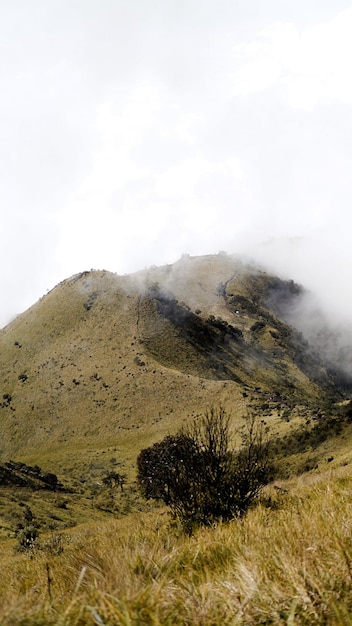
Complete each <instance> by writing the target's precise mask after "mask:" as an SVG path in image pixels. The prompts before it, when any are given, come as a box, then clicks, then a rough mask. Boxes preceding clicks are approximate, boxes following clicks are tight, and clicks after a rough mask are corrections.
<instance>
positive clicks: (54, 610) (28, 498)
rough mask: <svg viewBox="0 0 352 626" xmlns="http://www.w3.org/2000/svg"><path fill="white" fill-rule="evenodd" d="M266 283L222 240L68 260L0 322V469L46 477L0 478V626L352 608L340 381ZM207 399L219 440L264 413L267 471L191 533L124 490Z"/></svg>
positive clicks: (325, 619) (284, 617) (310, 619)
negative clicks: (68, 270)
mask: <svg viewBox="0 0 352 626" xmlns="http://www.w3.org/2000/svg"><path fill="white" fill-rule="evenodd" d="M277 285H279V289H282V288H283V287H284V288H285V289H286V290H287V285H284V284H283V283H280V281H279V282H278V281H277V280H276V279H274V278H273V277H270V276H269V275H267V274H265V273H264V272H262V271H260V270H255V269H253V268H252V269H251V268H247V267H244V266H242V264H241V263H240V262H239V261H238V260H234V259H233V258H232V257H226V256H222V255H218V256H216V257H202V258H184V259H181V260H180V261H179V262H177V263H176V264H175V265H174V266H165V267H163V268H151V269H149V270H146V271H144V272H140V273H137V274H136V275H134V276H132V277H131V276H126V277H118V276H116V275H114V274H111V273H109V272H104V271H102V272H95V271H94V272H83V273H82V274H81V275H77V276H74V277H72V278H70V279H68V280H67V281H64V282H63V283H61V284H60V285H58V287H56V288H55V289H54V290H52V291H51V292H50V293H48V294H47V295H46V296H45V297H44V298H42V299H41V300H40V301H39V302H37V303H36V304H35V305H34V306H33V307H31V308H30V309H29V310H28V311H26V312H25V313H23V314H22V315H20V316H19V317H18V318H17V319H16V320H14V321H13V322H12V323H11V324H9V325H8V326H7V327H6V328H5V329H3V330H2V331H0V381H1V382H0V385H1V388H0V420H1V428H2V431H1V432H2V437H1V441H0V470H1V466H3V464H5V463H6V462H7V461H9V460H14V461H17V462H18V461H20V462H24V463H26V464H29V465H36V464H37V465H39V466H41V467H42V468H44V470H45V471H47V472H54V473H55V474H57V476H58V478H59V480H60V481H61V482H62V483H63V490H62V491H56V492H55V491H48V490H45V489H42V490H39V489H29V488H26V487H21V486H18V485H8V484H6V485H5V484H1V485H0V572H1V576H0V625H1V626H30V625H33V626H39V625H41V626H44V625H48V626H50V625H56V626H59V625H60V626H84V625H85V624H87V625H92V626H93V625H98V626H104V625H105V626H108V625H109V626H113V625H116V626H119V625H121V626H132V625H133V626H140V625H143V626H144V625H145V626H149V625H154V626H163V625H165V626H174V625H175V626H178V625H180V626H181V625H183V624H184V625H190V626H191V625H195V626H217V625H219V626H223V625H225V626H226V625H234V626H237V625H241V626H249V625H269V624H272V625H276V624H278V625H280V624H286V625H288V626H292V625H294V624H295V625H297V626H299V625H310V624H312V625H317V626H320V625H325V624H326V625H330V624H331V625H336V626H342V625H344V626H347V625H349V624H352V600H351V598H352V594H351V591H352V506H351V505H352V500H351V495H350V494H351V488H352V472H351V467H352V452H351V449H352V448H351V441H352V426H351V423H350V422H351V419H350V418H349V414H348V408H349V396H348V394H347V395H346V393H345V392H344V391H343V390H342V391H341V389H339V388H338V385H337V383H336V378H331V375H330V370H329V368H327V367H325V365H324V363H323V362H322V361H321V360H319V359H317V360H315V357H313V356H312V355H311V354H310V353H309V350H308V349H307V346H306V344H305V343H304V341H303V340H302V338H300V337H299V335H297V334H295V333H294V332H293V331H292V330H291V329H290V328H289V327H288V326H287V324H285V323H284V322H283V321H282V320H279V319H278V318H276V317H275V315H274V313H273V312H272V311H271V310H269V309H268V308H266V304H265V302H266V300H265V299H266V298H267V296H268V294H269V293H272V290H273V289H274V288H275V289H276V288H277ZM288 289H291V286H289V288H288ZM284 293H286V291H284ZM287 293H289V291H288V292H287ZM293 293H294V292H293ZM160 294H161V295H160ZM165 294H167V295H166V296H165ZM291 296H292V294H291ZM291 296H290V297H291ZM292 297H293V296H292ZM219 320H220V325H219ZM226 324H227V326H226ZM228 325H230V326H228ZM236 333H237V335H236ZM238 333H240V339H239V338H238V337H239V334H238ZM334 394H335V395H334ZM220 405H221V406H223V407H224V409H225V410H226V411H227V412H228V413H229V414H230V415H231V416H232V418H233V419H232V427H233V432H234V433H235V434H236V437H239V433H240V432H241V429H242V428H243V425H244V423H245V419H246V416H248V414H255V415H256V416H257V417H258V419H259V420H262V421H263V423H264V425H265V427H267V428H268V431H269V433H270V437H271V438H273V440H278V441H279V444H277V450H278V452H277V455H278V466H279V470H280V471H279V474H278V476H279V478H280V479H279V478H277V482H276V483H274V484H272V485H269V486H268V487H266V488H265V490H264V491H263V493H262V497H261V499H260V501H259V502H258V503H257V504H256V505H255V506H253V507H252V508H251V509H250V511H249V512H248V514H247V515H246V516H245V517H243V518H242V519H234V520H233V521H231V522H230V523H228V524H225V523H219V524H218V525H216V526H214V527H208V528H202V529H198V530H196V531H195V532H194V534H193V535H192V536H191V537H189V536H186V535H185V534H184V533H183V532H182V529H181V527H179V526H178V524H177V523H176V522H175V521H174V520H172V519H171V518H170V516H169V514H168V512H167V510H166V509H165V508H161V507H158V506H156V505H155V504H153V505H151V504H150V503H149V502H145V501H144V500H143V499H142V498H141V496H140V495H139V493H138V490H137V488H136V484H135V473H136V457H137V455H138V453H139V451H140V450H141V449H142V448H145V447H147V446H149V445H151V444H152V443H153V442H155V441H157V440H160V439H162V438H163V437H164V436H165V435H167V434H170V433H171V434H172V433H174V432H176V431H177V429H178V428H179V427H180V426H181V425H182V424H184V423H185V422H186V421H189V420H194V419H197V418H198V417H199V416H200V415H202V414H203V413H204V411H205V410H206V409H207V408H208V407H210V406H215V407H216V406H220ZM344 411H345V413H344ZM339 412H340V413H341V414H342V421H340V422H339V421H338V420H337V421H336V422H334V419H335V418H336V415H338V414H339ZM331 424H332V426H333V427H331ZM335 427H336V428H335ZM285 437H286V439H285ZM289 437H291V439H290V438H289ZM285 442H286V443H285ZM110 470H114V471H117V472H119V473H121V474H123V475H125V477H126V485H125V488H124V490H123V491H122V490H120V488H110V487H106V486H104V476H106V474H107V472H109V471H110ZM277 487H280V488H279V489H278V488H277ZM28 509H30V511H31V512H32V514H33V519H34V523H35V524H36V526H37V527H38V532H39V537H38V540H37V542H36V543H35V544H34V545H33V547H31V548H28V549H26V550H24V551H22V552H20V551H19V550H18V538H16V535H17V534H18V528H19V525H20V524H21V523H22V525H23V519H24V516H25V513H26V511H28Z"/></svg>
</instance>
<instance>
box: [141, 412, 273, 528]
mask: <svg viewBox="0 0 352 626" xmlns="http://www.w3.org/2000/svg"><path fill="white" fill-rule="evenodd" d="M230 424H231V420H230V416H229V415H227V414H226V412H225V410H224V409H223V408H222V407H219V408H218V409H216V408H214V407H212V408H210V409H209V410H207V411H206V413H205V414H204V415H203V416H202V417H201V418H200V419H199V420H197V421H193V422H192V423H191V424H189V425H188V426H187V427H184V428H183V429H182V430H180V431H179V432H178V433H177V434H176V435H174V436H171V435H169V436H167V437H165V439H163V441H161V442H158V443H155V444H154V445H153V446H151V447H150V448H146V449H144V450H142V452H141V453H140V454H139V456H138V459H137V467H138V476H137V479H138V483H139V485H140V487H141V489H142V492H143V494H144V496H145V497H146V498H155V499H157V500H162V501H163V502H164V503H165V504H167V505H168V506H169V507H170V509H171V511H172V513H173V516H174V518H175V519H178V520H180V521H181V523H182V525H183V527H184V528H186V529H187V530H188V531H189V532H191V530H192V529H193V527H194V526H195V525H210V524H212V523H213V522H214V521H218V520H230V519H233V518H235V517H239V516H241V515H243V514H244V513H246V511H247V510H248V508H249V507H250V505H251V504H252V503H253V501H254V499H255V498H256V497H257V496H258V494H259V493H260V491H261V489H262V488H263V487H264V485H265V484H267V483H268V481H269V478H270V476H271V474H272V468H271V466H270V457H269V442H268V440H267V438H266V436H265V432H264V427H263V424H262V422H258V421H257V420H256V419H255V417H249V418H248V421H247V429H246V432H245V433H244V434H243V441H242V446H241V448H240V449H239V450H235V449H234V448H233V447H232V445H231V432H230Z"/></svg>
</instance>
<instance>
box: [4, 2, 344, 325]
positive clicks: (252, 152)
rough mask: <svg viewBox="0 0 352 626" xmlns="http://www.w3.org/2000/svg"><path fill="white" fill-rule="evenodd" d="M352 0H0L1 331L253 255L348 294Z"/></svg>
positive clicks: (311, 283)
mask: <svg viewBox="0 0 352 626" xmlns="http://www.w3.org/2000/svg"><path fill="white" fill-rule="evenodd" d="M351 33H352V2H347V1H346V2H345V1H343V0H334V2H332V1H331V0H321V1H320V2H317V1H316V0H285V1H283V0H266V2H263V0H216V1H215V0H31V1H30V2H29V1H28V0H11V2H9V1H8V0H0V94H1V95H0V164H1V169H0V194H1V195H0V207H1V247H0V254H1V272H0V287H1V294H2V297H1V301H0V325H3V324H5V323H7V322H8V321H9V320H10V319H11V317H13V316H14V315H16V314H18V313H20V312H21V311H23V310H24V309H25V308H27V307H28V306H30V305H31V304H33V303H34V302H35V301H36V300H37V299H38V298H39V297H40V296H41V295H43V294H44V293H45V292H46V291H47V289H51V288H52V287H53V286H54V285H55V284H56V283H58V282H59V281H61V280H63V279H64V278H67V277H69V276H71V275H72V274H74V273H76V272H79V271H82V270H85V269H91V268H96V269H108V270H111V271H114V272H118V273H121V274H123V273H129V272H132V271H136V270H138V269H143V268H144V267H145V266H149V265H152V264H156V265H160V264H164V263H172V262H174V261H176V260H177V259H178V258H179V257H180V256H181V254H182V253H190V254H207V253H214V252H215V253H216V252H218V251H219V250H226V251H228V252H230V253H231V252H241V253H243V252H245V253H248V254H252V255H254V256H256V257H257V258H259V259H260V260H265V261H266V262H268V263H269V264H274V266H275V267H276V268H277V271H281V272H282V273H286V274H289V275H291V276H292V277H293V278H295V279H297V280H300V281H301V282H303V283H306V284H307V286H308V287H310V288H314V287H316V288H317V289H318V290H320V292H321V293H322V294H323V297H325V299H330V300H332V301H334V302H336V306H337V307H338V308H339V309H340V310H346V308H347V306H348V305H352V298H351V296H350V294H349V293H348V292H349V291H352V290H351V284H352V245H351V244H352V229H351V225H352V224H351V222H352V208H351V198H352V193H351V192H352V175H351V172H352V136H351V135H352V108H351V107H352V69H351V64H352V37H351Z"/></svg>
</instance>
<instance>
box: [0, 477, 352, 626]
mask: <svg viewBox="0 0 352 626" xmlns="http://www.w3.org/2000/svg"><path fill="white" fill-rule="evenodd" d="M351 487H352V485H351V474H350V471H349V469H348V470H346V468H342V469H340V470H335V471H328V472H325V473H322V474H321V475H320V476H317V475H310V476H307V477H304V478H302V479H300V480H299V481H298V482H297V481H295V482H293V481H291V482H288V483H286V484H285V490H283V489H282V488H281V490H277V489H274V488H273V487H270V488H268V489H267V491H266V493H265V495H264V497H263V498H262V502H261V504H260V505H259V506H257V507H256V508H254V509H253V510H251V511H250V512H249V514H248V515H247V517H246V518H244V519H242V520H235V521H233V522H231V523H229V524H226V525H221V524H220V525H219V526H217V527H216V528H207V529H201V530H199V531H197V532H196V533H195V535H194V536H192V537H185V536H183V535H182V534H180V532H179V530H178V529H177V527H172V526H170V521H169V519H168V517H167V516H166V515H165V513H163V512H162V511H160V512H159V513H149V514H139V515H138V516H137V515H133V516H131V517H126V518H124V519H123V520H119V521H117V522H116V521H115V522H108V523H104V524H99V523H95V524H90V525H87V526H82V527H80V528H77V529H74V530H71V531H70V532H69V533H61V534H57V533H53V534H51V535H49V536H46V537H45V539H44V540H42V541H41V543H40V546H39V547H38V548H37V549H35V550H34V551H33V552H32V554H31V556H30V557H29V556H28V554H17V555H14V553H13V547H12V546H11V545H10V544H7V545H6V546H5V547H4V548H3V549H2V553H1V555H0V563H1V570H2V584H1V586H0V607H1V608H0V621H1V624H3V625H4V626H10V624H11V625H13V624H16V625H18V626H19V625H22V626H24V625H25V624H26V625H27V624H31V625H39V624H48V625H49V624H56V625H57V626H58V625H59V624H60V625H64V626H73V625H82V626H83V624H84V625H86V624H88V625H92V626H93V624H114V625H116V626H119V625H121V626H126V625H127V624H129V625H137V624H155V625H156V626H159V625H160V626H161V625H163V626H165V625H169V626H171V625H172V626H173V625H175V624H178V625H185V624H189V625H191V624H192V625H199V626H201V625H202V626H210V625H212V626H213V625H219V626H220V625H221V626H222V625H224V624H225V625H230V624H231V625H233V624H238V625H239V626H240V625H243V626H244V625H245V624H246V625H247V624H275V625H291V624H297V625H298V624H299V625H300V626H301V625H302V626H303V625H316V626H321V625H322V624H329V625H336V626H342V625H343V626H347V625H348V624H350V623H351V619H352V603H351V597H352V595H351V591H352V577H351V557H352V544H351V524H352V518H351V505H350V491H351Z"/></svg>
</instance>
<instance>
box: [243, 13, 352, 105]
mask: <svg viewBox="0 0 352 626" xmlns="http://www.w3.org/2000/svg"><path fill="white" fill-rule="evenodd" d="M351 29H352V8H350V9H347V10H345V11H343V12H341V13H339V14H338V15H337V16H336V17H335V18H334V19H332V20H330V21H329V22H325V23H321V24H316V25H313V26H309V27H306V28H300V27H299V26H298V25H297V24H293V23H276V24H274V25H273V26H271V27H270V28H267V29H265V30H264V31H263V32H262V33H261V36H260V38H259V40H257V41H254V42H252V43H249V44H244V45H243V44H242V45H240V46H237V47H235V49H234V60H235V63H236V64H238V63H239V62H240V63H241V62H242V64H241V67H239V68H238V69H236V71H235V72H234V73H233V75H232V80H233V94H234V95H236V94H242V95H245V94H250V93H255V92H257V91H262V90H264V89H268V88H270V87H274V86H281V87H283V88H284V89H285V90H286V92H287V97H288V100H289V103H290V105H291V106H292V107H296V108H301V109H306V110H311V109H313V108H314V107H315V106H316V105H317V104H318V103H319V102H321V101H327V102H333V101H339V102H346V103H352V76H351V71H350V59H351V56H352V39H351Z"/></svg>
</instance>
